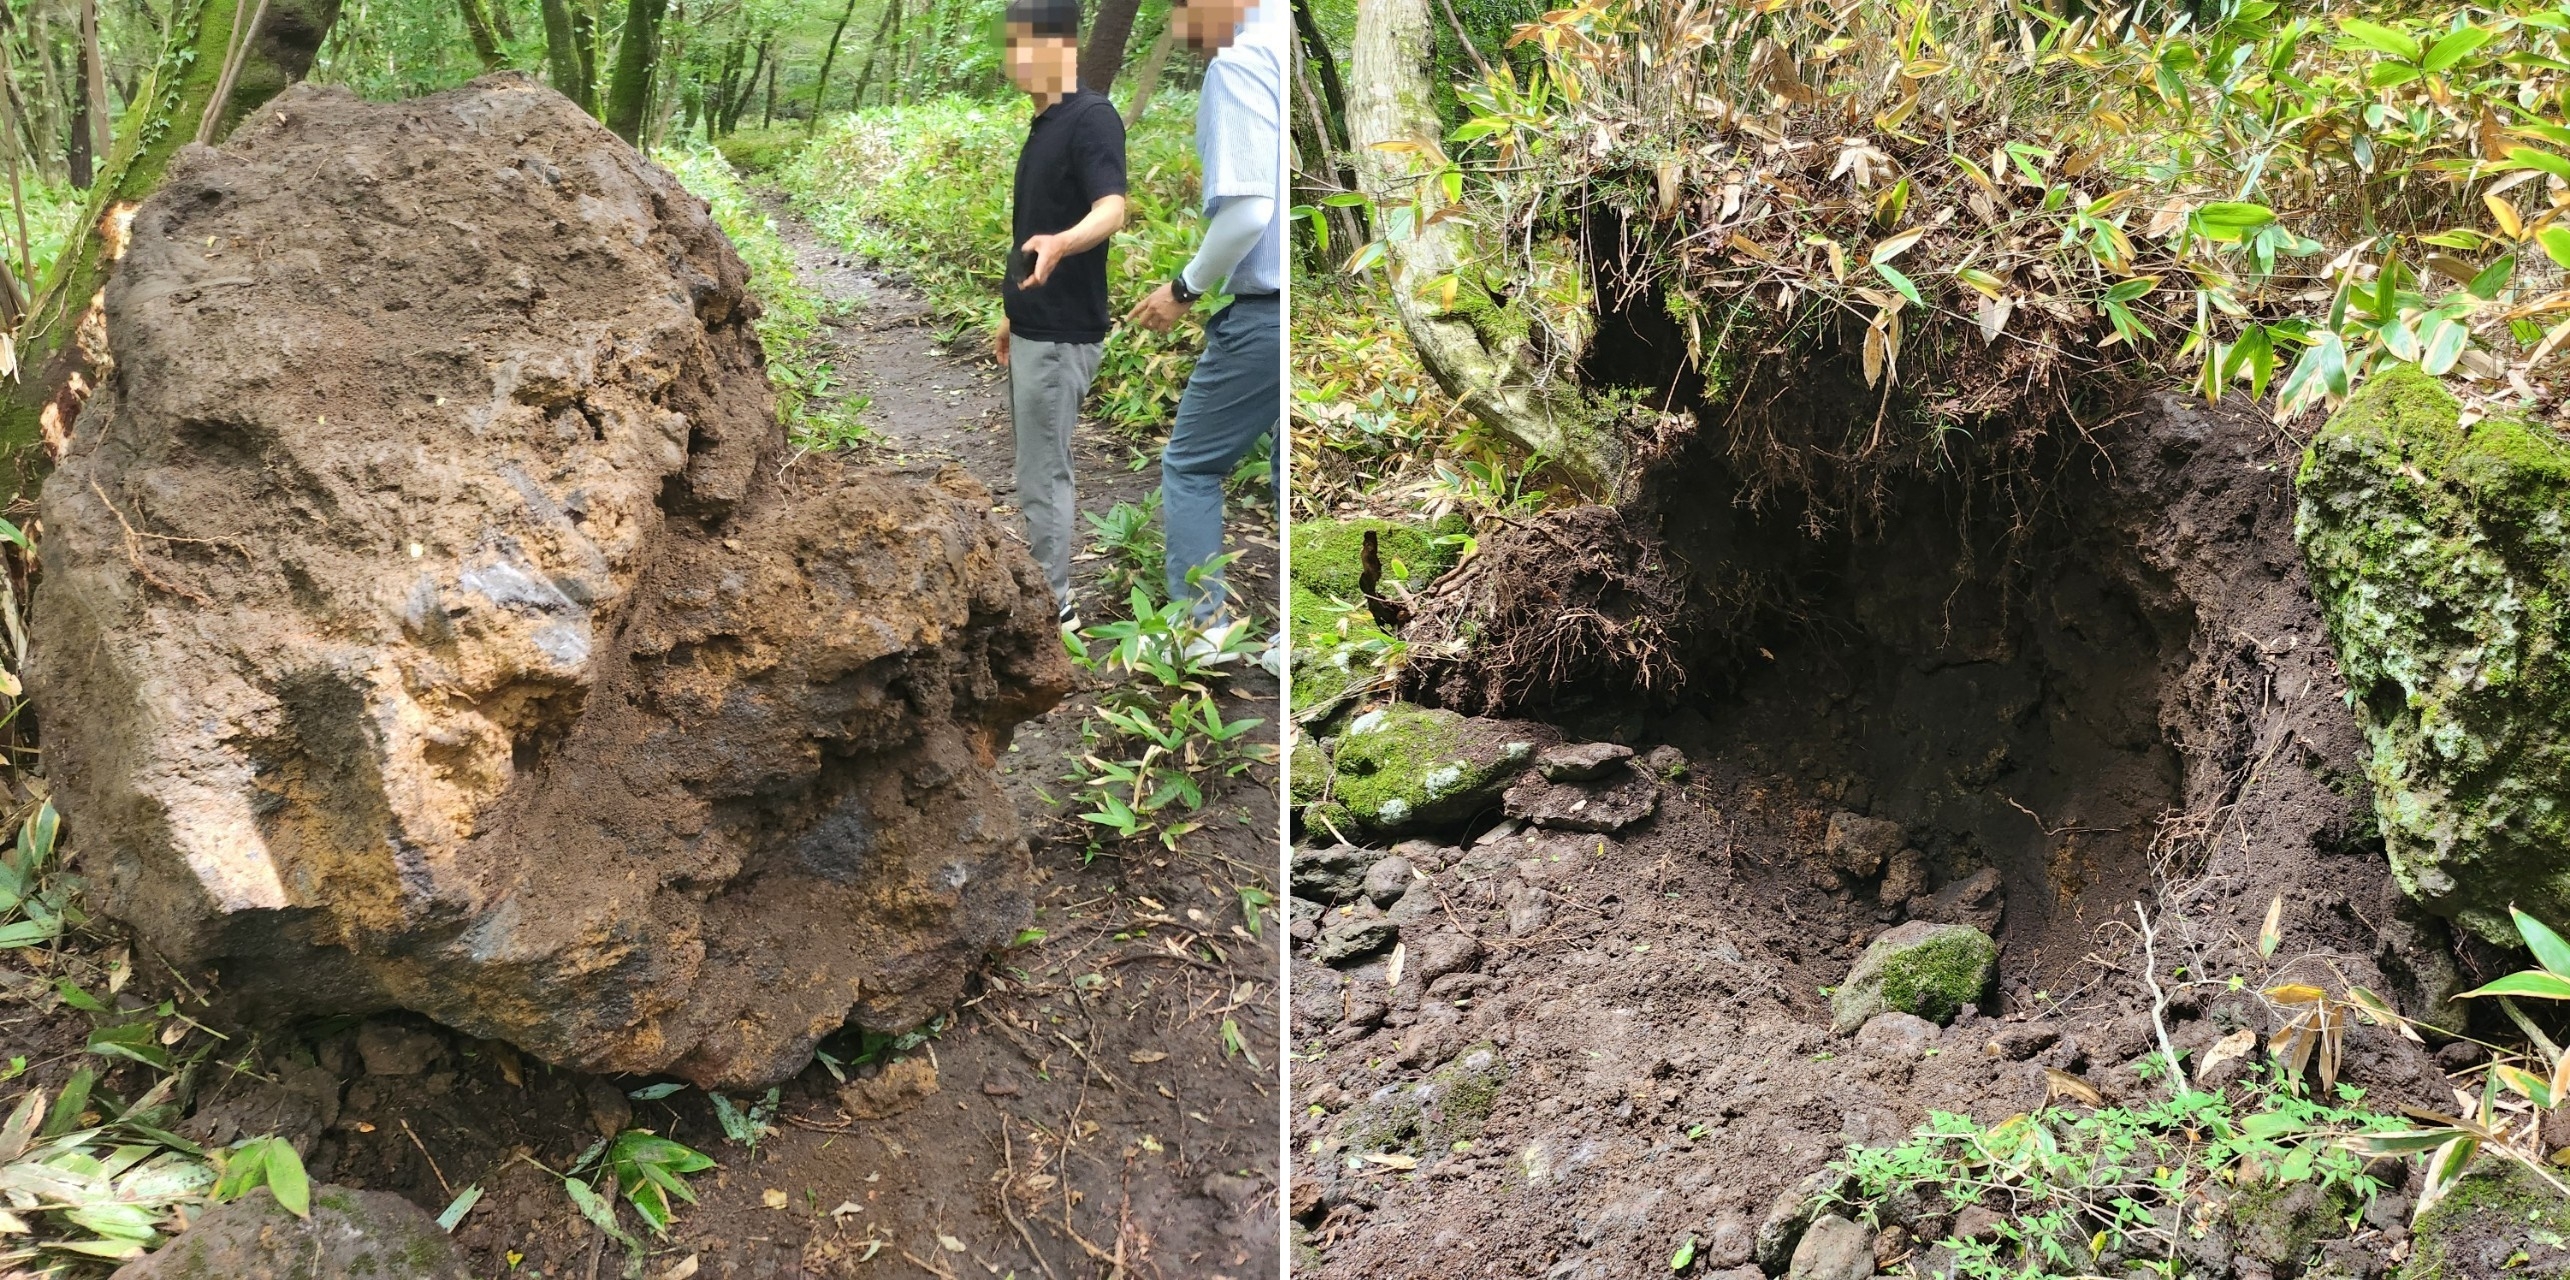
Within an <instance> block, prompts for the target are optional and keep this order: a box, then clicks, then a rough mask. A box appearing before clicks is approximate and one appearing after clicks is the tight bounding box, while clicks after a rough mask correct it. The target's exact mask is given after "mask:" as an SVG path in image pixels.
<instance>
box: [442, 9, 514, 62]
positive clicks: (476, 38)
mask: <svg viewBox="0 0 2570 1280" xmlns="http://www.w3.org/2000/svg"><path fill="white" fill-rule="evenodd" d="M455 7H456V9H457V10H459V11H461V12H462V13H463V15H464V34H465V36H466V37H467V38H469V39H470V40H472V42H473V56H474V57H476V58H478V59H480V60H481V62H482V69H483V70H484V71H497V70H499V69H500V68H502V67H505V66H507V65H509V58H508V55H507V54H504V53H502V52H500V38H499V37H498V36H497V35H494V34H493V33H492V31H491V17H490V15H489V14H486V13H484V12H482V0H455Z"/></svg>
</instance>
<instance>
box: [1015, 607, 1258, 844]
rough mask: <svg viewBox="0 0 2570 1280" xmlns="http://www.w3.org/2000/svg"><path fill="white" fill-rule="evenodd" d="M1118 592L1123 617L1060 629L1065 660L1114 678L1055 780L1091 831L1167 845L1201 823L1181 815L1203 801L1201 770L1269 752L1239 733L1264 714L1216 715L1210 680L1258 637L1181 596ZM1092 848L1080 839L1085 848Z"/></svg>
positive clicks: (1220, 771) (1254, 646)
mask: <svg viewBox="0 0 2570 1280" xmlns="http://www.w3.org/2000/svg"><path fill="white" fill-rule="evenodd" d="M1127 599H1128V603H1129V605H1130V607H1131V609H1132V611H1133V616H1132V617H1130V618H1127V619H1122V620H1119V621H1115V622H1107V623H1101V624H1099V625H1097V626H1094V627H1091V628H1089V629H1087V630H1086V631H1085V632H1082V633H1080V634H1078V635H1074V636H1066V637H1065V643H1066V644H1068V645H1069V646H1070V647H1071V654H1072V660H1073V661H1074V662H1076V663H1078V664H1079V665H1080V666H1082V667H1084V668H1086V669H1088V670H1092V671H1100V672H1107V673H1113V674H1117V675H1120V676H1122V677H1124V678H1123V679H1122V680H1121V681H1120V682H1119V683H1118V684H1117V685H1116V686H1114V687H1113V688H1111V689H1109V690H1108V691H1107V692H1106V693H1105V694H1104V695H1103V696H1101V697H1100V698H1099V700H1098V706H1097V710H1096V712H1095V714H1094V715H1092V716H1090V717H1089V718H1088V719H1087V720H1085V721H1083V722H1082V724H1081V739H1082V750H1081V753H1080V755H1079V756H1078V757H1077V758H1076V760H1075V761H1074V764H1073V767H1072V771H1071V772H1070V773H1069V774H1066V775H1064V778H1063V781H1065V782H1068V783H1070V784H1072V788H1073V790H1072V797H1071V802H1072V803H1073V804H1074V805H1076V806H1082V809H1081V811H1080V813H1079V817H1080V818H1081V820H1082V821H1085V822H1087V823H1089V824H1091V825H1092V826H1093V827H1095V828H1096V829H1097V833H1098V835H1099V836H1100V838H1101V839H1112V840H1117V841H1124V840H1136V839H1142V838H1145V837H1153V838H1157V839H1158V840H1159V841H1160V843H1161V844H1162V845H1163V846H1165V847H1167V848H1170V849H1175V848H1177V847H1178V841H1179V840H1180V839H1182V838H1184V837H1185V836H1186V835H1188V834H1189V833H1191V832H1193V831H1196V830H1198V829H1199V827H1200V826H1201V825H1202V824H1201V823H1199V822H1197V821H1195V820H1194V819H1193V818H1191V817H1189V816H1188V815H1191V814H1194V813H1195V812H1196V811H1198V810H1200V809H1202V808H1203V807H1204V804H1205V792H1204V782H1205V780H1206V779H1207V778H1210V777H1217V776H1219V777H1236V776H1238V775H1239V774H1240V773H1241V772H1242V771H1243V770H1245V769H1247V768H1249V767H1250V766H1251V765H1253V764H1258V763H1263V762H1266V761H1268V760H1270V759H1272V758H1273V757H1274V751H1273V749H1272V748H1269V747H1267V746H1265V745H1264V744H1258V743H1251V742H1249V741H1248V740H1247V736H1248V733H1249V731H1250V730H1252V729H1254V728H1256V727H1258V726H1259V725H1261V724H1264V723H1266V722H1265V721H1264V720H1263V719H1260V718H1258V717H1250V716H1244V717H1241V718H1238V719H1232V720H1226V719H1224V718H1223V714H1222V707H1221V704H1220V702H1219V701H1218V700H1217V699H1216V697H1215V696H1214V692H1213V687H1212V686H1213V682H1214V681H1215V680H1217V679H1219V678H1220V677H1221V675H1222V674H1223V671H1224V669H1225V668H1226V667H1228V666H1230V665H1232V664H1234V663H1237V662H1240V661H1242V660H1244V659H1247V658H1251V657H1254V656H1255V655H1256V654H1257V653H1258V652H1259V650H1260V647H1261V644H1262V640H1261V638H1260V637H1259V636H1257V635H1256V634H1254V632H1253V630H1252V629H1251V628H1250V627H1249V626H1247V625H1245V624H1242V623H1229V624H1222V625H1218V626H1214V627H1207V626H1205V625H1203V624H1200V623H1199V622H1198V621H1196V619H1195V618H1194V617H1193V611H1192V608H1191V607H1190V606H1189V605H1188V604H1186V603H1185V602H1177V603H1170V604H1154V603H1153V602H1152V600H1151V598H1150V596H1149V595H1148V594H1147V593H1146V592H1145V591H1143V590H1142V589H1141V588H1139V587H1137V588H1134V589H1133V591H1132V592H1131V594H1130V595H1129V596H1128V598H1127ZM1096 641H1105V642H1108V644H1109V647H1108V648H1107V650H1106V651H1105V652H1104V653H1103V654H1099V653H1096V652H1094V651H1093V650H1092V649H1091V647H1090V646H1091V644H1092V642H1096ZM1099 852H1100V846H1099V845H1098V844H1092V845H1090V847H1089V850H1088V854H1089V856H1090V857H1095V856H1096V855H1097V854H1098V853H1099Z"/></svg>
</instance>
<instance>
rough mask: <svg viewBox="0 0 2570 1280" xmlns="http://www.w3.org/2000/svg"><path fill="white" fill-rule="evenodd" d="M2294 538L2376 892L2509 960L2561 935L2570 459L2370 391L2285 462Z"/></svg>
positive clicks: (2446, 397)
mask: <svg viewBox="0 0 2570 1280" xmlns="http://www.w3.org/2000/svg"><path fill="white" fill-rule="evenodd" d="M2297 487H2298V489H2299V491H2300V495H2301V506H2300V508H2299V511H2298V513H2297V516H2296V520H2295V524H2294V533H2295V537H2296V539H2297V540H2298V541H2299V542H2300V543H2301V544H2302V549H2303V555H2304V558H2305V559H2306V560H2307V561H2308V563H2309V565H2310V567H2311V583H2312V590H2313V593H2314V594H2315V595H2316V596H2318V598H2319V600H2320V605H2321V612H2322V614H2323V615H2324V616H2325V617H2326V618H2327V620H2328V624H2329V638H2330V640H2331V642H2332V644H2333V645H2334V646H2335V648H2336V650H2337V654H2338V665H2339V667H2340V669H2341V670H2342V671H2343V672H2344V673H2345V674H2346V678H2347V685H2348V688H2349V691H2350V692H2351V693H2352V694H2353V695H2354V698H2355V703H2354V705H2355V707H2356V711H2357V717H2358V719H2359V720H2360V721H2361V722H2362V723H2363V725H2364V730H2365V736H2366V739H2367V741H2368V745H2369V746H2370V747H2371V748H2372V758H2371V759H2370V761H2369V762H2368V763H2367V765H2366V770H2365V772H2366V776H2367V777H2368V778H2369V779H2371V780H2372V782H2373V793H2374V812H2375V815H2376V817H2377V818H2378V819H2379V821H2380V823H2381V826H2382V832H2383V839H2384V843H2385V845H2386V846H2387V847H2388V849H2389V852H2390V854H2391V864H2392V873H2393V875H2394V876H2395V877H2397V878H2398V879H2399V881H2400V885H2401V887H2402V888H2403V889H2405V890H2407V891H2408V892H2409V893H2410V894H2411V896H2413V897H2415V898H2417V899H2418V900H2419V901H2420V902H2421V903H2423V904H2425V905H2426V906H2427V907H2428V909H2429V910H2431V911H2434V912H2436V913H2437V914H2439V915H2443V916H2446V917H2448V918H2451V919H2453V920H2455V921H2457V922H2459V923H2461V924H2462V925H2464V926H2465V927H2467V928H2469V929H2471V930H2472V931H2474V932H2475V933H2478V934H2480V935H2481V936H2482V937H2483V938H2485V939H2488V940H2490V941H2493V942H2499V943H2504V944H2509V945H2514V944H2515V943H2516V941H2517V935H2516V928H2515V926H2514V924H2513V922H2512V921H2511V920H2510V919H2509V917H2508V911H2507V908H2508V906H2509V904H2510V903H2511V902H2513V903H2515V904H2516V905H2518V906H2521V907H2524V908H2525V909H2526V910H2527V911H2529V912H2532V913H2533V914H2535V915H2537V916H2539V917H2541V918H2543V919H2544V920H2545V921H2547V922H2548V923H2550V924H2552V925H2554V926H2556V927H2559V926H2564V925H2570V863H2564V862H2563V861H2562V859H2561V857H2560V850H2561V848H2562V847H2563V845H2564V844H2565V843H2570V731H2565V729H2564V726H2565V725H2570V644H2565V641H2570V525H2565V523H2564V521H2563V519H2562V514H2561V513H2562V511H2563V509H2564V508H2565V506H2570V444H2565V443H2564V442H2563V441H2562V440H2561V438H2560V437H2559V436H2558V435H2557V434H2555V433H2554V432H2553V430H2552V429H2551V428H2549V427H2547V426H2545V425H2543V424H2541V423H2528V422H2524V421H2520V420H2517V419H2514V418H2508V417H2504V416H2501V417H2490V418H2485V419H2482V420H2481V421H2479V422H2477V423H2474V424H2472V425H2471V426H2469V427H2465V426H2462V425H2461V422H2460V417H2459V406H2458V405H2457V404H2456V402H2455V400H2454V398H2453V397H2452V396H2451V395H2450V394H2448V393H2447V392H2446V391H2445V389H2444V388H2443V387H2442V386H2441V385H2439V384H2438V383H2437V382H2436V380H2435V379H2433V378H2430V377H2428V376H2426V375H2425V374H2422V373H2420V372H2418V371H2417V370H2416V369H2415V368H2412V367H2407V366H2404V367H2401V368H2395V369H2391V370H2387V371H2385V372H2384V373H2383V374H2382V375H2380V376H2378V377H2375V378H2373V379H2372V380H2370V381H2368V382H2367V383H2366V384H2365V385H2364V387H2363V388H2362V389H2361V390H2359V391H2358V392H2357V393H2356V394H2355V395H2354V396H2353V397H2351V398H2350V399H2349V400H2348V402H2347V405H2346V407H2345V408H2343V409H2340V410H2339V411H2338V413H2337V414H2336V415H2335V416H2333V417H2332V418H2330V420H2329V423H2328V425H2327V426H2326V427H2324V428H2322V429H2321V431H2320V433H2319V434H2318V435H2317V436H2315V437H2314V438H2313V439H2312V442H2311V446H2310V448H2309V449H2308V450H2307V451H2306V452H2305V454H2304V456H2303V463H2302V469H2301V474H2300V476H2299V478H2298V484H2297Z"/></svg>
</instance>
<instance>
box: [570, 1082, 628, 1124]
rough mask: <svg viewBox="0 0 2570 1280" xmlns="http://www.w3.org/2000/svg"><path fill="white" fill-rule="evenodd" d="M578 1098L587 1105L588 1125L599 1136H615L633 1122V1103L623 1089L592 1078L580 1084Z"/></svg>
mask: <svg viewBox="0 0 2570 1280" xmlns="http://www.w3.org/2000/svg"><path fill="white" fill-rule="evenodd" d="M580 1100H581V1101H582V1102H585V1103H587V1104H588V1106H589V1127H590V1128H592V1129H595V1130H597V1131H598V1136H599V1137H601V1138H612V1137H615V1136H616V1135H617V1134H620V1133H623V1132H624V1131H625V1130H626V1129H627V1128H628V1127H630V1126H631V1125H632V1124H633V1122H634V1104H633V1103H632V1101H630V1100H629V1099H627V1098H626V1097H625V1091H624V1090H622V1089H619V1088H617V1087H616V1086H614V1085H612V1084H609V1083H607V1082H606V1081H604V1080H599V1079H595V1078H592V1079H591V1080H590V1081H589V1083H587V1084H585V1085H582V1086H581V1087H580Z"/></svg>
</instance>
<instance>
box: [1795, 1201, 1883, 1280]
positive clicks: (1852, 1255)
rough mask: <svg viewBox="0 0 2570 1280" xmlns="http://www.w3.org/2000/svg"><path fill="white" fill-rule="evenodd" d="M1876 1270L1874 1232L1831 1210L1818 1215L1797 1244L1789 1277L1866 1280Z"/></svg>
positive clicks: (1812, 1279)
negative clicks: (1827, 1213) (1821, 1215)
mask: <svg viewBox="0 0 2570 1280" xmlns="http://www.w3.org/2000/svg"><path fill="white" fill-rule="evenodd" d="M1873 1274H1874V1233H1873V1232H1870V1231H1867V1230H1866V1229H1865V1228H1863V1227H1861V1226H1858V1225H1856V1224H1855V1223H1853V1222H1850V1221H1848V1220H1847V1219H1845V1218H1842V1217H1839V1216H1838V1215H1837V1214H1834V1213H1833V1214H1829V1215H1826V1216H1824V1217H1821V1218H1818V1219H1815V1220H1814V1221H1813V1222H1812V1224H1811V1228H1810V1229H1809V1230H1807V1231H1805V1232H1803V1239H1802V1243H1800V1244H1798V1245H1795V1246H1794V1259H1793V1264H1792V1265H1791V1266H1790V1267H1788V1268H1787V1269H1786V1271H1785V1275H1786V1277H1787V1280H1865V1277H1867V1276H1870V1275H1873Z"/></svg>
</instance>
